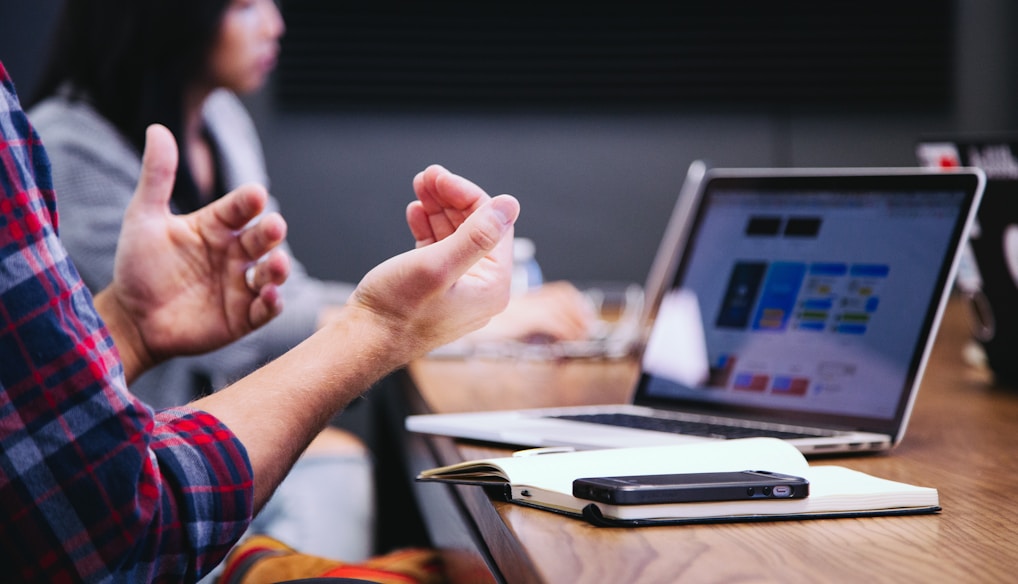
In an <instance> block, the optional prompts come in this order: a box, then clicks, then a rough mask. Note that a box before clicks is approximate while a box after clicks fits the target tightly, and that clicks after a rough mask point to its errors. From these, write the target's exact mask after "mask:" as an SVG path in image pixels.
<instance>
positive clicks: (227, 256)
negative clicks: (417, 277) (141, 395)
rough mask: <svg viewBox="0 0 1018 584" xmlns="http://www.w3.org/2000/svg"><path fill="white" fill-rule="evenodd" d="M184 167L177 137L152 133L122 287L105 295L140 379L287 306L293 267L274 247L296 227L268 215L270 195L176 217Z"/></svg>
mask: <svg viewBox="0 0 1018 584" xmlns="http://www.w3.org/2000/svg"><path fill="white" fill-rule="evenodd" d="M176 165H177V148H176V143H175V141H174V139H173V135H172V134H171V133H170V132H169V130H167V129H166V128H164V127H162V126H158V125H153V126H151V127H149V129H148V132H147V134H146V144H145V153H144V156H143V159H142V173H141V178H140V179H139V182H138V187H137V189H136V191H135V195H134V198H133V199H132V200H131V203H130V205H129V206H128V207H127V210H126V212H125V214H124V223H123V229H122V231H121V233H120V239H119V242H118V245H117V255H116V259H115V262H114V275H113V282H112V283H111V284H110V287H109V288H107V289H106V290H104V291H103V292H102V293H101V294H100V295H98V296H97V298H96V304H97V306H99V307H100V309H101V314H102V315H103V317H104V319H106V320H107V323H108V324H110V328H111V330H112V331H113V332H114V338H115V340H116V341H117V344H118V348H120V351H121V354H122V356H123V357H124V361H125V368H127V369H128V378H131V376H132V373H135V374H136V373H140V371H134V370H132V369H131V366H132V365H134V366H138V367H140V369H141V370H144V368H147V367H148V366H151V365H152V364H154V363H157V362H159V361H161V360H163V359H166V358H168V357H172V356H174V355H181V354H195V353H201V352H205V351H209V350H212V349H215V348H218V347H221V346H223V345H225V344H227V343H229V342H231V341H233V340H236V339H237V338H239V337H241V336H243V335H245V334H247V333H249V332H251V331H252V330H254V329H256V328H258V327H260V326H262V325H263V324H265V323H266V322H268V321H270V320H271V319H272V318H273V317H275V316H276V315H277V314H279V312H280V311H281V310H282V302H281V299H280V295H279V290H278V286H279V285H280V284H282V283H283V282H284V281H285V280H286V277H287V276H288V275H289V269H290V268H289V266H290V264H289V259H288V257H287V256H286V255H285V254H284V253H283V252H282V251H279V250H275V251H273V248H275V247H276V246H277V245H279V243H280V242H282V241H283V238H284V237H285V235H286V223H285V221H283V218H282V217H281V216H279V215H278V214H277V213H269V214H265V215H264V216H262V217H259V215H260V214H261V213H262V212H263V211H264V210H265V205H266V203H267V200H268V199H267V197H268V195H267V193H266V192H265V189H264V188H263V187H260V186H256V185H251V186H245V187H241V188H239V189H237V190H235V191H233V192H231V193H230V194H228V195H226V196H225V197H223V198H221V199H219V200H218V201H215V202H213V203H212V204H210V205H207V206H205V207H203V208H201V209H199V210H197V211H195V212H193V213H190V214H188V215H174V214H173V213H172V212H171V211H170V208H169V200H170V194H171V193H172V189H173V181H174V176H175V172H176ZM256 217H258V220H257V222H254V223H252V220H253V219H255V218H256ZM104 308H105V309H104ZM110 321H112V322H110ZM125 353H128V354H126V355H125ZM131 353H133V355H132V354H131ZM132 357H133V359H134V361H132Z"/></svg>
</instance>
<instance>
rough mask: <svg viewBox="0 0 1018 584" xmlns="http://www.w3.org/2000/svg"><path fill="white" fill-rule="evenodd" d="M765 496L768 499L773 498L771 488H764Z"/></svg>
mask: <svg viewBox="0 0 1018 584" xmlns="http://www.w3.org/2000/svg"><path fill="white" fill-rule="evenodd" d="M763 494H764V496H766V497H770V496H771V488H770V487H764V488H763Z"/></svg>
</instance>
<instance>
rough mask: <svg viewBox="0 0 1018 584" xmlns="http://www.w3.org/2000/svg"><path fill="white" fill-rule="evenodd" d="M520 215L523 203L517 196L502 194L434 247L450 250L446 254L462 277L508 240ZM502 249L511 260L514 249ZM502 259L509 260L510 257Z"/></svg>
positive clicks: (445, 251)
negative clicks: (507, 236) (508, 235)
mask: <svg viewBox="0 0 1018 584" xmlns="http://www.w3.org/2000/svg"><path fill="white" fill-rule="evenodd" d="M519 214H520V203H519V201H517V200H516V198H515V197H513V196H511V195H499V196H497V197H495V198H493V199H491V200H490V201H488V202H487V203H486V204H485V205H483V206H481V207H480V208H478V209H477V210H476V211H474V212H473V213H471V215H470V216H469V217H467V220H466V221H464V222H463V224H462V225H460V227H459V228H458V229H456V231H455V232H453V233H452V234H451V235H449V237H447V238H445V239H443V240H442V241H439V242H438V243H437V244H434V245H435V247H438V248H442V247H444V248H446V249H445V250H444V253H446V254H448V255H447V258H448V260H449V263H450V264H451V265H452V266H458V267H459V268H460V269H458V270H456V269H455V268H454V271H457V272H459V273H461V274H462V273H463V272H466V271H467V270H468V269H470V266H472V265H474V264H476V263H477V262H478V261H480V260H481V258H483V257H484V256H486V255H488V254H490V253H492V252H493V251H495V250H496V249H497V248H498V246H499V244H500V243H502V242H504V241H505V240H506V239H507V238H506V237H505V236H506V234H507V233H510V231H511V229H512V226H513V223H515V222H516V219H517V217H519ZM502 247H503V248H505V249H504V250H502V251H504V252H505V253H506V255H507V256H509V259H511V255H512V248H511V246H509V245H503V246H502ZM500 255H501V254H500ZM499 259H500V260H501V261H508V260H507V259H506V258H499Z"/></svg>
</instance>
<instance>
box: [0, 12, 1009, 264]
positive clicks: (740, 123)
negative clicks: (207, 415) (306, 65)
mask: <svg viewBox="0 0 1018 584" xmlns="http://www.w3.org/2000/svg"><path fill="white" fill-rule="evenodd" d="M347 4H351V3H347ZM891 4H894V3H893V2H892V3H891ZM1016 4H1018V3H1014V2H1012V1H1011V0H956V1H955V2H942V3H939V4H938V3H932V5H936V6H944V5H948V6H950V7H951V9H952V10H953V12H952V15H951V20H950V38H949V39H948V41H949V42H948V44H949V47H948V49H949V55H948V58H947V60H946V63H947V66H948V67H949V68H950V72H949V73H950V75H949V77H948V83H949V85H950V87H948V88H947V92H946V99H945V100H941V101H940V102H936V103H924V101H923V100H922V99H917V100H915V102H914V103H909V102H908V101H905V102H901V101H900V100H899V101H897V102H895V103H884V104H881V103H875V104H874V103H870V104H867V105H866V107H856V106H855V105H854V104H853V103H851V101H850V100H849V101H848V102H847V103H840V104H839V103H838V102H837V101H836V100H834V101H827V102H825V103H824V104H820V106H816V104H803V103H796V102H794V100H792V101H782V100H774V99H764V98H763V97H761V98H759V100H758V101H756V102H747V101H746V100H743V101H741V102H736V103H732V102H726V101H723V100H714V101H711V100H699V101H697V100H682V99H676V100H675V101H673V102H671V103H664V104H662V103H657V104H650V105H648V104H646V103H635V104H629V105H625V104H621V103H620V102H615V103H609V104H605V103H601V104H594V105H593V106H590V105H589V104H587V105H584V106H583V107H569V106H568V104H563V103H562V102H561V101H559V102H556V103H554V104H552V105H551V106H547V107H545V106H542V105H540V104H537V105H534V104H530V105H529V106H528V107H504V104H502V105H498V104H496V105H495V106H494V107H492V106H491V104H490V103H489V104H484V107H473V106H472V104H471V103H469V102H459V103H456V104H452V106H447V107H416V106H414V105H411V104H413V103H414V102H413V100H411V99H407V100H405V101H404V102H399V101H398V100H397V102H396V103H386V104H385V106H384V107H372V106H371V104H370V103H369V104H365V103H363V102H362V103H354V102H349V101H347V102H344V101H342V100H338V99H337V100H335V101H333V102H332V103H326V104H325V105H324V106H323V104H322V103H310V102H308V103H302V102H299V101H298V100H293V99H289V98H287V97H286V93H285V91H282V89H285V87H281V85H280V84H281V81H280V77H283V78H284V80H285V79H286V77H285V74H286V71H289V70H290V69H286V70H283V69H281V70H280V75H277V76H276V78H275V79H274V81H273V84H272V85H271V86H270V87H268V88H266V90H264V91H262V92H260V93H259V94H257V95H253V96H249V97H248V98H247V103H248V105H249V107H250V109H251V111H252V113H253V114H254V116H255V120H256V123H257V124H258V126H259V129H260V130H261V132H262V137H263V141H264V147H265V150H266V154H267V157H268V163H269V170H270V174H271V176H272V180H273V184H272V191H273V193H274V194H275V195H276V196H277V197H278V198H279V199H280V200H281V202H282V204H283V208H284V213H285V214H286V216H287V218H288V220H289V221H290V224H291V231H290V233H291V235H290V240H291V244H292V245H293V247H294V249H295V251H296V254H297V256H298V257H299V258H301V260H302V261H303V262H304V263H305V264H306V265H307V266H308V268H309V269H310V271H311V272H312V273H313V274H315V275H318V276H320V277H326V278H336V279H343V280H357V279H359V278H360V276H361V275H363V273H364V272H365V271H366V270H368V269H370V267H371V266H373V265H374V264H376V263H378V262H379V261H381V260H382V259H384V258H386V257H388V256H390V255H392V254H395V253H398V252H400V251H403V250H405V249H407V247H408V246H409V245H411V243H412V242H411V240H410V238H409V236H408V234H407V231H406V227H405V225H404V223H403V210H404V207H405V205H406V203H407V202H408V201H409V200H410V199H411V198H412V196H413V194H412V190H411V188H410V181H411V178H412V177H413V175H414V174H415V173H416V172H417V171H419V170H420V169H422V168H423V167H424V166H425V165H427V164H429V163H432V162H438V163H441V164H444V165H446V166H447V167H449V168H451V169H453V170H455V171H457V172H460V173H462V174H464V175H466V176H467V177H469V178H471V179H472V180H474V181H475V182H477V183H479V184H480V185H481V186H483V187H485V188H486V189H488V190H489V191H490V192H492V193H493V194H494V193H501V192H509V193H512V194H514V195H516V196H517V197H519V198H520V200H521V201H522V203H523V215H522V217H521V219H520V222H519V224H518V229H517V232H518V234H520V235H523V236H527V237H530V238H533V239H534V240H535V241H536V242H537V249H538V258H539V260H540V261H541V264H542V266H543V267H544V270H545V272H546V276H547V277H548V278H564V279H570V280H574V281H577V282H593V281H606V280H610V281H637V282H641V281H642V280H643V278H644V276H645V274H646V272H647V270H648V268H649V266H650V261H651V258H652V255H653V253H654V251H655V249H656V246H657V242H658V239H659V238H660V236H661V234H662V232H663V230H664V227H665V221H666V220H667V217H668V215H669V213H670V210H671V207H672V204H673V203H674V198H675V196H676V194H677V192H678V189H679V186H680V183H681V181H682V177H683V175H684V173H685V170H686V167H687V166H688V164H689V163H690V162H691V161H692V160H694V159H704V160H706V161H708V162H709V163H710V164H712V165H715V166H901V165H914V164H915V158H914V153H913V148H914V143H915V141H916V139H917V138H918V137H920V136H926V135H933V134H944V133H956V132H963V133H997V132H1006V131H1018V68H1016V65H1018V37H1016V35H1014V33H1013V31H1014V30H1016V25H1018V6H1016ZM58 5H59V2H58V0H32V1H30V2H25V1H21V0H0V60H2V61H3V62H4V64H5V65H6V66H7V68H8V70H9V71H10V72H11V74H12V76H13V77H14V79H15V82H16V83H17V85H18V87H19V88H20V91H21V92H22V93H23V94H26V95H27V93H28V92H29V88H30V87H31V86H32V84H33V83H34V81H35V73H36V71H37V68H38V67H39V65H40V62H41V60H42V58H43V54H44V50H45V46H46V38H45V37H46V34H47V33H48V31H49V27H50V25H51V24H52V20H53V16H54V14H55V12H56V8H57V6H58ZM780 5H781V3H777V4H776V6H780ZM912 5H913V6H918V7H919V8H918V9H919V10H922V6H923V5H924V3H922V2H913V3H912ZM283 7H284V14H285V13H286V11H287V9H288V6H287V0H284V1H283ZM917 16H921V14H919V13H917ZM917 22H919V20H917ZM859 28H860V29H861V30H860V31H859V34H860V35H865V34H866V33H867V31H869V30H870V29H871V27H869V26H860V27H859ZM301 30H302V29H301V28H300V25H299V24H298V23H296V22H294V23H292V24H291V31H290V32H291V35H290V36H288V37H287V41H286V42H287V43H291V45H289V46H285V47H284V51H287V50H293V51H294V52H297V51H298V50H299V48H300V47H297V46H294V45H292V43H295V42H296V41H294V38H297V39H298V40H299V39H300V38H302V37H301V33H300V31H301ZM708 33H709V31H708ZM448 34H455V32H453V33H449V32H448V31H444V32H442V34H435V35H434V38H435V42H436V43H441V42H443V40H447V37H445V36H443V35H448ZM705 34H707V33H705ZM337 35H339V33H338V32H337ZM283 65H284V66H285V67H292V64H287V63H283ZM916 66H917V67H919V66H920V65H919V64H918V63H917V64H916ZM411 97H412V95H411ZM934 101H936V100H934Z"/></svg>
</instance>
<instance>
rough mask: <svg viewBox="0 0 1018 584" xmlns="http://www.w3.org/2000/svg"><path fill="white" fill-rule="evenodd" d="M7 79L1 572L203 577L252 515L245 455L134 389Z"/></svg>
mask: <svg viewBox="0 0 1018 584" xmlns="http://www.w3.org/2000/svg"><path fill="white" fill-rule="evenodd" d="M0 82H2V88H0V189H2V192H0V566H2V575H0V579H2V580H3V581H11V580H14V581H38V582H54V583H59V582H81V581H86V582H162V581H166V582H176V581H182V580H185V581H186V580H192V581H193V580H196V579H197V578H198V577H200V576H201V575H202V574H204V573H206V572H208V571H209V570H211V569H212V567H214V566H215V565H216V564H217V563H218V562H219V561H220V560H221V559H222V557H223V556H224V555H225V554H226V553H227V552H228V551H229V549H230V547H231V546H232V545H233V543H234V542H236V540H237V539H238V538H239V537H240V536H241V534H242V533H243V532H244V530H245V529H246V527H247V525H248V523H249V521H250V518H251V510H252V486H253V482H252V471H251V467H250V463H249V461H248V459H247V454H246V452H245V451H244V449H243V446H242V445H241V444H240V442H239V441H238V440H237V439H236V437H235V436H234V435H233V434H232V433H231V432H230V431H229V430H228V429H227V428H226V427H225V426H223V425H222V424H221V423H220V422H219V421H218V420H217V419H215V418H214V417H212V416H210V415H208V414H205V413H203V412H199V411H194V410H189V409H185V408H180V409H174V410H167V411H163V412H160V413H158V414H155V413H153V412H152V410H150V409H149V408H148V407H147V406H145V405H144V404H142V403H141V402H140V401H138V400H136V399H135V398H134V397H132V396H131V394H130V393H128V391H127V387H126V383H125V381H124V375H123V366H122V364H121V361H120V356H119V353H118V352H117V349H116V347H115V346H114V344H113V339H112V338H111V337H110V334H109V331H108V330H107V329H106V327H105V325H104V324H103V322H102V320H101V319H100V317H99V315H98V313H97V312H96V311H95V308H94V306H93V303H92V296H91V294H90V293H89V291H88V289H87V288H86V287H85V286H84V284H83V283H82V281H81V278H80V277H79V275H78V272H77V270H75V268H74V266H73V264H72V263H71V261H70V259H69V258H68V256H67V253H66V251H65V250H64V248H63V246H62V245H61V244H60V241H59V239H58V238H57V209H56V200H55V196H54V193H53V187H52V182H51V178H50V171H49V160H48V158H47V156H46V152H45V150H44V148H43V145H42V143H41V142H40V140H39V137H38V135H37V134H36V132H35V130H34V129H33V128H32V126H31V124H30V123H29V121H28V118H27V117H26V116H25V113H24V112H23V111H22V109H21V106H20V104H19V103H18V99H17V96H16V93H15V91H14V85H13V83H12V82H11V80H10V78H9V76H8V75H7V71H6V70H5V69H4V67H3V64H2V63H0Z"/></svg>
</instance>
